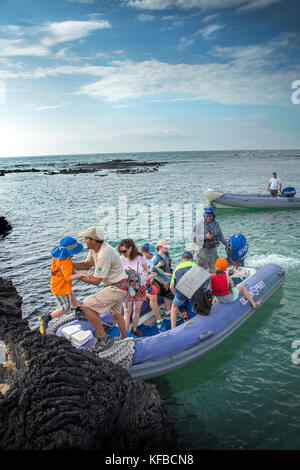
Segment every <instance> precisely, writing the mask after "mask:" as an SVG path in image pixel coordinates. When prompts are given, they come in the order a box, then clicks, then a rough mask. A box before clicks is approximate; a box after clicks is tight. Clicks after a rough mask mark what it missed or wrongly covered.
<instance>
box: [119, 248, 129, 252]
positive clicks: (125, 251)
mask: <svg viewBox="0 0 300 470" xmlns="http://www.w3.org/2000/svg"><path fill="white" fill-rule="evenodd" d="M128 250H129V248H127V250H119V252H120V253H127V251H128Z"/></svg>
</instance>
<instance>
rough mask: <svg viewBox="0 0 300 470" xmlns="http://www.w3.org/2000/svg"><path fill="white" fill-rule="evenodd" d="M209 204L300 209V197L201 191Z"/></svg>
mask: <svg viewBox="0 0 300 470" xmlns="http://www.w3.org/2000/svg"><path fill="white" fill-rule="evenodd" d="M203 197H204V200H205V202H206V203H207V204H208V205H209V206H214V207H217V208H223V209H234V208H240V209H300V198H295V197H280V196H278V197H270V195H269V194H267V193H266V194H258V193H253V194H233V193H221V192H217V191H213V190H212V189H207V190H206V191H204V193H203Z"/></svg>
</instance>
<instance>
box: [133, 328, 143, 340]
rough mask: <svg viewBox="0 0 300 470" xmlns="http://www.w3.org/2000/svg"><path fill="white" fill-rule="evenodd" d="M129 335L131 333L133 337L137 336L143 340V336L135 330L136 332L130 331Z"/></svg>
mask: <svg viewBox="0 0 300 470" xmlns="http://www.w3.org/2000/svg"><path fill="white" fill-rule="evenodd" d="M131 333H132V334H133V335H134V336H138V338H143V337H144V336H145V334H144V333H142V332H141V331H139V330H136V331H133V330H131Z"/></svg>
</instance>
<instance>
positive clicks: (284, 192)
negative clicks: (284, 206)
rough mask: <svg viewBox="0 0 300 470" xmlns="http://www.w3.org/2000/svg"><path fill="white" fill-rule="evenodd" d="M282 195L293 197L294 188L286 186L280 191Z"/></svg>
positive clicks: (294, 193)
mask: <svg viewBox="0 0 300 470" xmlns="http://www.w3.org/2000/svg"><path fill="white" fill-rule="evenodd" d="M281 194H282V197H295V195H296V189H295V188H293V187H292V186H288V187H287V188H284V189H283V190H282V191H281Z"/></svg>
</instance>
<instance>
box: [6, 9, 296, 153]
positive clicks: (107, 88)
mask: <svg viewBox="0 0 300 470" xmlns="http://www.w3.org/2000/svg"><path fill="white" fill-rule="evenodd" d="M299 14H300V3H299V1H298V0H51V2H49V0H0V157H11V156H38V155H70V154H93V153H119V152H159V151H193V150H194V151H201V150H240V149H242V150H244V149H251V150H252V149H262V150H263V149H300V132H299V129H300V60H299V59H300V24H299V16H300V15H299Z"/></svg>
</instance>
